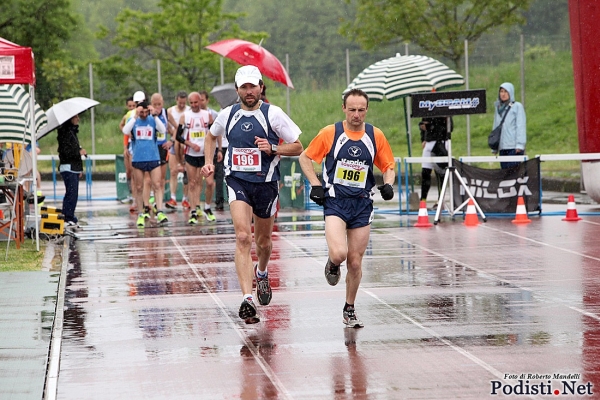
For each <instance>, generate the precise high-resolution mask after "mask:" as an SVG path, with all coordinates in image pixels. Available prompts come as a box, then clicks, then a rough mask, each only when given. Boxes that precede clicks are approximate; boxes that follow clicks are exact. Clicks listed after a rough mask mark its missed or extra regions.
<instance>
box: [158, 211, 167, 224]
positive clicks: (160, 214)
mask: <svg viewBox="0 0 600 400" xmlns="http://www.w3.org/2000/svg"><path fill="white" fill-rule="evenodd" d="M156 220H157V221H158V223H159V224H166V223H167V222H169V218H167V216H166V215H165V213H164V212H162V211H158V212H157V213H156Z"/></svg>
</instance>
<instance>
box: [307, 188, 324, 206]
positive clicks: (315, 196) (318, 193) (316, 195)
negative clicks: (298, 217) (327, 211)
mask: <svg viewBox="0 0 600 400" xmlns="http://www.w3.org/2000/svg"><path fill="white" fill-rule="evenodd" d="M310 199H311V200H312V201H314V202H315V203H317V204H318V205H320V206H322V205H323V204H325V190H324V189H323V186H313V187H312V189H310Z"/></svg>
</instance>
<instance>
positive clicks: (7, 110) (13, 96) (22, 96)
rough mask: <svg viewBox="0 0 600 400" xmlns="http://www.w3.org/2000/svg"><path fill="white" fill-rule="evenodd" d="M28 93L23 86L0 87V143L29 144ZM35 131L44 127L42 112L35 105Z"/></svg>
mask: <svg viewBox="0 0 600 400" xmlns="http://www.w3.org/2000/svg"><path fill="white" fill-rule="evenodd" d="M29 115H30V109H29V93H28V92H27V91H26V90H25V88H24V87H23V85H0V142H15V143H21V142H23V141H25V142H26V143H31V130H30V129H29V124H30V123H31V122H30V121H31V118H30V117H29ZM34 120H35V131H36V132H39V131H40V130H41V129H43V127H44V125H46V122H47V119H46V114H45V113H44V110H42V108H41V107H40V106H39V105H38V104H37V103H36V104H35V114H34Z"/></svg>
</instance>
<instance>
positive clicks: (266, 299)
mask: <svg viewBox="0 0 600 400" xmlns="http://www.w3.org/2000/svg"><path fill="white" fill-rule="evenodd" d="M254 276H255V277H256V297H258V304H260V305H261V306H266V305H268V304H269V303H270V302H271V298H272V297H273V291H272V290H271V285H270V284H269V275H268V274H267V277H266V278H259V277H258V264H256V265H255V266H254Z"/></svg>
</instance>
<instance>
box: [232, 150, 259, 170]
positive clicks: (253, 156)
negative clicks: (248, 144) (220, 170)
mask: <svg viewBox="0 0 600 400" xmlns="http://www.w3.org/2000/svg"><path fill="white" fill-rule="evenodd" d="M231 170H232V171H240V172H260V170H261V168H260V150H259V149H257V148H235V147H234V148H233V150H232V153H231Z"/></svg>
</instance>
